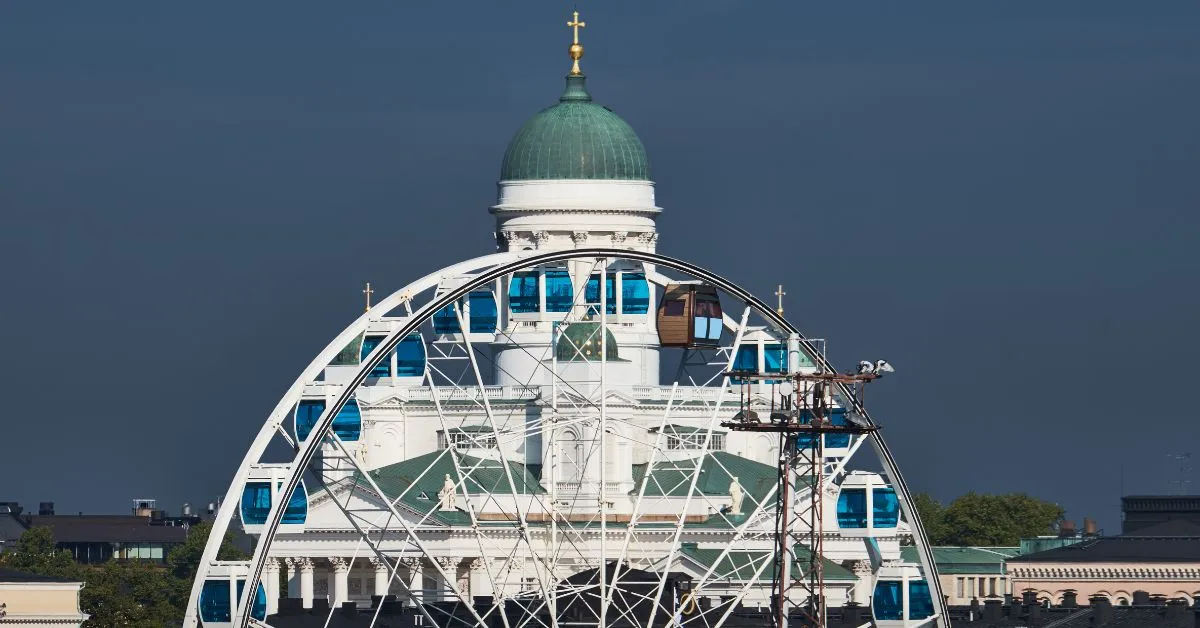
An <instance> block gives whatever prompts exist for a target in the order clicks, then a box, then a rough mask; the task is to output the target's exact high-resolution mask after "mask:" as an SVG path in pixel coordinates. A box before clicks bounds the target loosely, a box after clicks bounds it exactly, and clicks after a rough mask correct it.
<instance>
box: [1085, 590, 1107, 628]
mask: <svg viewBox="0 0 1200 628" xmlns="http://www.w3.org/2000/svg"><path fill="white" fill-rule="evenodd" d="M1088 603H1089V604H1091V606H1092V626H1093V627H1095V628H1099V626H1103V625H1105V624H1107V623H1108V622H1110V621H1112V603H1111V602H1109V601H1108V598H1106V597H1104V596H1103V595H1093V596H1092V597H1090V598H1088Z"/></svg>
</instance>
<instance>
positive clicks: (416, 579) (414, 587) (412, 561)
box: [402, 556, 425, 606]
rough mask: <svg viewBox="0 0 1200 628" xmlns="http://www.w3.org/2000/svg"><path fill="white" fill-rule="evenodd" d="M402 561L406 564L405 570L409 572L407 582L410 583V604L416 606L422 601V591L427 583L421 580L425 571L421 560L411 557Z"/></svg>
mask: <svg viewBox="0 0 1200 628" xmlns="http://www.w3.org/2000/svg"><path fill="white" fill-rule="evenodd" d="M402 561H403V562H404V568H405V570H406V571H408V579H407V580H406V581H405V582H407V583H408V602H409V604H411V605H412V606H416V605H417V603H418V600H420V596H421V590H422V589H423V588H424V586H425V583H424V582H423V581H422V580H421V570H422V569H423V567H422V565H421V559H420V558H419V557H416V556H409V557H408V558H404V559H402Z"/></svg>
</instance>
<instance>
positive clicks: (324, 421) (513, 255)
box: [185, 247, 945, 627]
mask: <svg viewBox="0 0 1200 628" xmlns="http://www.w3.org/2000/svg"><path fill="white" fill-rule="evenodd" d="M602 258H606V259H610V260H631V261H637V262H642V263H645V264H653V265H655V266H661V267H664V268H669V269H672V270H675V271H679V272H683V273H687V274H689V275H691V276H693V277H695V278H697V279H700V280H702V281H705V282H708V283H711V284H713V285H715V286H716V287H717V288H719V289H721V290H723V291H725V292H727V293H729V294H731V295H733V296H735V297H737V298H738V299H739V300H741V301H742V302H743V303H744V304H745V305H746V307H747V310H746V312H747V314H748V313H749V312H750V311H751V310H753V311H754V312H755V313H756V315H758V316H760V317H762V318H763V319H765V320H766V321H767V322H769V323H770V324H772V325H773V326H774V327H776V328H777V329H778V330H780V331H782V332H786V333H792V334H797V335H798V336H799V338H800V342H801V346H802V348H803V350H804V351H805V353H807V354H808V355H809V357H810V358H812V359H813V360H814V361H815V362H817V363H818V366H820V367H826V368H832V367H831V365H829V364H828V363H827V362H826V361H825V357H824V355H823V354H822V353H821V352H820V351H818V350H817V348H816V347H815V346H814V345H813V344H812V343H811V342H810V341H808V340H807V339H806V338H805V337H804V336H803V335H802V334H799V331H798V330H797V329H796V328H795V327H793V326H792V325H791V324H790V323H788V322H787V321H786V320H785V319H784V318H783V317H782V316H781V315H780V314H778V313H777V312H775V310H774V309H772V308H771V307H770V306H768V305H767V304H766V303H764V302H762V301H760V300H759V299H757V298H756V297H754V296H753V295H752V294H751V293H749V292H748V291H746V290H744V289H742V288H741V287H739V286H737V285H736V284H734V283H733V282H730V281H728V280H726V279H724V278H723V277H720V276H718V275H716V274H714V273H711V272H709V271H707V270H706V269H704V268H702V267H699V266H696V265H693V264H690V263H688V262H684V261H682V260H678V259H674V258H670V257H667V256H663V255H659V254H655V253H647V252H642V251H633V250H628V249H612V248H598V247H597V248H580V249H571V250H563V251H550V252H537V251H521V252H510V253H499V254H493V255H488V256H484V257H480V258H475V259H472V260H467V261H464V262H461V263H459V264H455V265H452V266H449V267H446V268H443V269H440V270H438V271H435V272H433V273H430V274H428V275H426V276H425V277H423V278H421V279H419V280H417V281H415V282H413V283H411V284H409V285H408V286H406V287H405V288H402V289H400V290H397V291H395V292H394V293H392V294H391V295H388V296H387V297H385V298H384V299H382V300H381V301H380V302H379V303H378V304H377V305H376V306H375V307H373V308H372V310H371V311H369V312H366V313H364V314H363V315H362V316H361V317H359V318H358V319H357V320H356V321H354V322H353V323H351V325H349V326H348V327H347V328H346V329H345V330H343V331H342V332H341V333H340V334H339V335H338V336H337V337H335V338H334V340H333V341H332V342H330V343H329V345H327V346H326V348H325V349H324V350H323V351H322V352H321V353H320V354H318V355H317V356H316V358H315V359H314V360H313V361H312V362H311V363H310V364H309V366H308V367H307V368H306V369H305V370H304V371H303V372H302V373H301V375H300V377H299V378H297V380H296V381H295V382H294V383H293V385H292V386H291V388H289V390H288V391H287V393H286V394H285V395H284V396H283V398H281V399H280V401H279V403H278V404H277V406H276V408H275V409H274V410H273V411H272V413H271V414H270V415H269V417H268V419H267V421H266V422H265V423H264V425H263V427H262V428H261V429H260V431H259V434H258V436H257V437H256V438H255V440H254V442H253V443H252V445H251V447H250V449H249V450H248V452H247V454H246V457H245V458H244V460H243V462H242V465H241V467H240V468H239V470H238V472H237V474H235V476H234V478H233V480H232V482H231V484H230V487H229V491H228V492H227V496H228V497H231V498H227V499H226V500H225V501H224V502H223V503H222V505H221V507H220V509H219V511H218V513H217V517H216V518H215V520H214V522H213V529H212V533H211V536H210V538H209V542H208V545H207V546H206V548H205V551H204V555H203V557H202V560H201V564H200V567H199V569H198V570H197V576H196V580H195V582H194V583H193V588H192V594H191V596H190V598H189V603H188V611H187V615H186V617H185V625H187V626H194V625H196V622H197V619H198V613H197V602H198V598H199V593H200V589H201V587H202V585H203V582H204V581H205V579H206V575H207V574H208V571H209V568H210V566H211V565H212V563H213V561H215V559H216V555H217V550H218V549H219V546H220V541H221V539H222V538H223V537H224V534H225V532H226V530H227V529H228V526H229V523H230V521H231V520H232V517H233V515H234V512H235V510H236V509H237V503H238V501H239V500H238V499H237V496H240V495H241V493H242V490H243V488H244V486H245V483H246V480H247V471H248V469H249V467H250V466H251V465H253V464H255V463H257V462H258V461H259V460H260V459H261V457H262V455H263V453H264V451H265V448H266V446H267V444H268V443H270V442H271V441H272V440H273V439H274V438H275V437H276V436H280V435H282V436H283V437H284V438H285V439H287V440H289V444H292V445H293V446H294V447H296V450H297V451H296V456H295V458H294V459H293V461H292V463H291V464H290V469H291V471H290V477H289V478H288V479H287V481H286V482H285V483H284V485H283V486H282V488H281V489H280V490H279V494H281V495H291V494H292V491H294V490H296V488H297V486H299V484H300V481H301V476H302V475H303V473H304V472H305V471H306V470H307V469H308V468H309V466H310V465H311V463H312V462H313V458H314V457H315V455H316V453H317V451H318V449H319V448H320V444H321V443H322V442H323V441H324V440H325V437H326V436H327V435H331V433H332V424H333V419H334V417H336V416H337V414H338V412H339V411H340V410H341V409H342V407H343V406H344V405H346V403H347V402H348V401H349V400H350V398H351V397H353V396H354V394H355V391H356V390H357V388H358V387H359V386H360V385H361V384H362V383H363V382H364V381H365V380H366V378H367V376H368V374H369V373H370V372H371V371H372V369H374V368H375V367H376V366H377V365H378V364H379V363H380V362H381V361H382V360H383V359H385V357H386V356H389V355H390V354H391V352H392V351H393V350H395V349H396V347H397V346H398V345H399V343H400V342H401V341H402V340H403V339H404V338H406V337H408V335H409V334H411V333H413V332H415V331H417V330H418V329H420V328H421V326H422V325H425V324H427V323H428V322H429V321H430V320H431V319H432V317H433V315H434V313H436V312H438V311H440V310H442V309H443V308H444V307H446V306H450V305H453V304H455V303H457V302H459V300H460V299H462V298H463V297H465V296H466V295H467V294H469V293H470V292H471V291H472V290H475V289H477V288H479V287H482V286H485V285H487V284H488V283H489V282H492V281H494V280H496V279H498V278H500V277H503V276H506V275H509V274H511V273H513V272H517V271H521V270H526V269H528V268H531V267H535V266H537V265H539V264H547V263H552V262H564V261H575V260H596V259H602ZM471 273H474V274H472V275H471V276H470V279H468V280H467V281H464V282H462V283H461V284H459V285H457V286H456V287H453V288H448V289H446V290H445V291H444V292H441V293H440V294H438V295H435V296H434V297H433V298H432V299H430V300H429V301H428V302H426V303H425V304H424V305H422V306H421V307H420V308H419V309H417V310H416V311H412V312H411V314H410V316H409V317H408V318H407V319H406V320H405V322H404V323H403V324H402V325H401V326H400V327H399V328H397V329H394V330H392V331H391V332H390V333H389V334H388V335H387V337H386V338H385V339H384V340H383V341H381V342H380V343H379V345H378V346H377V347H375V349H374V350H373V351H372V352H371V354H370V355H369V356H367V357H366V358H364V359H363V360H362V361H361V362H360V364H359V367H358V371H357V373H356V374H355V376H354V377H353V378H352V379H351V380H350V381H349V382H348V383H347V384H346V385H345V386H344V388H343V392H342V394H341V395H339V397H338V399H337V400H336V401H335V402H333V403H332V404H327V407H326V408H325V410H324V412H323V413H322V415H321V418H320V419H318V421H317V423H316V424H315V425H314V426H313V428H312V432H311V433H310V435H309V437H308V438H307V439H305V441H304V442H303V443H299V444H298V445H297V444H296V443H294V442H291V441H290V438H289V437H288V436H287V430H286V429H285V428H284V427H283V426H284V422H285V420H286V418H287V416H288V415H289V414H290V412H291V410H292V408H293V407H294V405H295V404H296V403H297V401H298V400H299V398H300V397H301V394H302V392H303V389H304V386H305V385H306V384H308V383H310V382H312V381H314V380H315V379H316V377H317V375H318V373H319V372H320V371H321V370H322V369H323V368H324V367H325V366H327V365H328V364H329V363H330V362H331V361H332V360H333V358H334V356H335V355H337V353H338V352H339V351H341V350H342V349H343V348H344V347H345V346H346V345H347V344H349V343H350V342H351V341H352V340H353V339H355V338H356V337H358V336H360V335H361V334H362V333H363V332H364V331H365V330H366V328H367V325H368V323H369V322H370V320H372V318H373V314H374V313H376V312H384V313H386V312H391V311H393V310H396V309H397V308H399V307H402V306H407V305H408V304H409V302H410V300H411V299H412V298H413V296H415V295H418V294H421V293H423V292H425V291H427V290H429V289H431V288H434V287H437V286H438V285H439V284H441V282H443V281H444V280H446V279H447V278H451V277H460V276H463V275H466V274H471ZM649 274H650V272H649V269H647V275H649ZM600 292H601V293H605V292H606V291H605V290H604V289H601V290H600ZM602 298H603V297H602ZM455 311H456V312H457V315H458V316H459V320H460V325H462V328H463V329H466V326H465V325H464V323H465V321H463V320H462V318H461V317H462V312H461V310H459V309H458V308H455ZM741 327H743V328H744V327H745V320H744V317H743V321H742V324H741ZM738 333H739V335H740V333H741V332H740V331H739V332H738ZM463 335H464V338H465V336H466V334H463ZM735 342H736V341H735ZM464 343H465V344H466V345H467V346H468V347H469V346H470V342H469V341H466V340H464ZM601 344H602V345H604V344H605V343H604V341H603V338H602V340H601ZM471 360H472V365H473V367H474V368H476V369H477V366H476V365H475V364H474V357H472V358H471ZM435 388H436V386H435ZM842 388H843V390H842V391H841V392H842V397H843V398H844V399H845V400H846V402H848V403H850V404H852V406H853V410H854V411H855V412H857V413H858V414H859V415H860V416H862V417H863V418H864V419H865V420H866V421H867V422H868V423H870V424H871V425H874V421H873V420H872V419H871V417H870V415H869V414H868V413H867V412H866V410H865V408H863V407H862V406H861V404H860V403H859V401H858V399H857V398H856V397H855V396H854V395H852V394H849V392H850V391H848V390H846V389H844V386H843V387H842ZM481 396H482V397H483V399H484V403H485V404H486V403H487V401H486V395H481ZM717 405H718V407H719V404H717ZM668 407H669V402H668ZM490 413H491V411H490V409H489V410H488V414H489V415H490ZM494 426H495V424H494V423H493V427H494ZM711 433H712V430H711V428H710V429H709V431H708V435H709V436H708V437H711ZM602 434H603V432H602ZM706 438H707V437H706ZM864 438H866V439H869V440H870V441H871V443H872V445H873V447H874V449H875V452H876V454H877V456H878V458H879V460H880V462H881V464H882V466H883V470H884V474H885V476H886V477H887V479H888V480H889V481H890V482H891V484H892V485H893V486H894V488H895V490H896V494H897V497H898V498H899V502H900V509H901V512H902V513H903V515H904V518H905V520H906V521H907V522H908V523H909V525H910V527H911V532H912V534H913V538H914V541H915V543H916V545H917V546H918V548H919V550H920V551H919V556H920V559H921V563H922V567H923V569H924V573H925V574H926V580H927V582H928V583H929V586H930V589H931V593H932V594H933V595H932V598H933V603H934V617H945V613H944V608H943V600H944V598H943V597H942V593H941V588H940V582H939V580H938V578H937V572H936V566H935V565H934V562H933V560H932V559H933V557H932V554H931V552H930V549H929V544H928V541H927V537H926V535H925V531H924V527H923V525H922V524H921V522H920V519H919V517H918V516H917V513H916V512H915V510H914V509H913V508H912V496H911V493H910V492H909V490H908V487H907V484H906V483H905V481H904V479H903V476H902V475H901V473H900V471H899V468H898V466H897V465H896V462H895V460H894V458H893V457H892V455H891V452H890V450H889V449H888V447H887V445H886V443H885V442H884V440H883V438H882V437H881V436H880V435H879V433H878V432H873V433H871V434H869V435H867V436H866V437H864ZM332 440H333V441H334V442H335V443H338V444H339V446H340V440H339V439H337V438H336V437H335V438H333V439H332ZM706 442H707V440H706ZM343 454H348V452H346V451H344V450H343ZM450 457H451V459H454V458H455V456H454V455H451V456H450ZM351 458H352V456H351ZM352 462H353V460H352ZM455 464H456V465H457V462H455ZM502 466H503V467H504V469H505V470H506V473H508V472H509V465H508V464H507V461H505V462H504V463H502ZM364 475H366V476H367V477H366V479H367V481H368V482H370V483H372V484H373V483H374V482H373V480H371V479H370V476H369V474H364ZM698 475H699V474H698V473H694V474H693V486H692V487H691V488H692V490H690V491H689V493H688V495H687V499H689V500H690V499H691V493H693V492H694V488H695V486H694V481H695V479H696V476H698ZM462 481H463V482H465V476H464V479H463V480H462ZM509 482H510V483H511V482H512V478H511V476H510V477H509ZM374 488H375V490H379V488H378V486H375V487H374ZM644 488H645V484H644V483H643V487H642V490H644ZM286 501H287V500H285V499H280V500H272V504H271V509H270V513H269V514H268V516H267V523H266V525H265V526H264V530H263V532H262V533H261V535H260V536H259V542H258V543H257V546H256V549H255V553H254V557H253V559H252V560H251V562H250V572H249V574H248V576H247V582H248V584H249V585H250V586H248V587H247V588H246V590H247V591H254V590H255V589H256V587H257V586H258V583H259V582H260V579H261V576H262V570H263V566H264V564H265V562H266V560H267V554H268V551H269V548H270V546H271V544H272V542H273V540H274V537H275V535H276V533H277V532H278V528H279V525H280V524H281V522H282V518H283V514H284V504H285V502H286ZM765 501H766V499H764V500H763V502H764V503H765ZM636 504H640V495H639V501H638V502H636ZM761 506H762V504H760V505H759V507H760V508H761ZM636 507H637V506H636V505H635V508H636ZM393 510H394V506H393ZM392 515H393V517H395V518H397V519H399V523H401V524H402V525H405V526H406V527H407V524H405V523H404V521H403V519H402V518H399V513H398V512H393V513H392ZM601 521H602V522H603V521H606V518H602V519H601ZM680 521H681V522H682V518H681V519H680ZM521 526H522V529H523V528H524V515H521ZM681 527H682V523H681V524H680V526H678V527H677V528H676V529H677V530H678V529H679V528H681ZM408 532H409V533H410V536H412V537H413V538H414V539H415V540H416V542H417V543H418V545H419V544H420V538H419V536H417V535H412V534H411V532H412V531H411V530H408ZM361 533H362V532H361V530H360V534H361ZM626 538H627V539H628V535H627V537H626ZM677 546H678V535H676V538H675V540H674V542H673V543H672V552H674V550H675V549H676V547H677ZM726 551H728V550H726ZM422 552H423V553H425V554H426V555H427V556H428V555H429V554H428V552H427V551H425V550H424V549H423V548H422ZM622 552H624V548H623V549H622ZM608 559H609V557H608V555H604V556H603V557H602V559H601V569H600V571H601V572H603V571H604V567H603V564H604V562H605V561H607V560H608ZM767 562H769V561H767ZM764 566H765V565H760V566H759V568H758V571H757V572H756V577H757V575H758V574H760V573H761V571H762V568H763V567H764ZM397 567H398V565H397V566H393V567H392V568H391V570H392V573H391V574H390V576H391V577H392V578H395V577H396V574H395V570H396V568H397ZM433 567H434V568H435V569H436V570H437V571H438V572H439V573H440V575H441V576H442V577H445V575H446V574H445V572H444V571H442V568H441V567H440V566H438V565H437V564H436V563H435V564H434V565H433ZM714 567H715V564H714ZM711 571H712V570H711V569H710V570H709V574H706V577H707V576H708V575H710V574H711ZM600 577H601V578H603V577H604V576H603V573H601V575H600ZM663 578H664V580H665V578H666V571H665V570H664V573H663ZM539 584H541V583H539ZM543 586H544V585H543ZM455 588H456V589H457V587H455ZM543 591H544V589H543ZM659 592H660V593H661V585H660V589H659ZM459 595H460V596H461V595H462V593H461V592H459ZM254 597H255V596H254V595H249V594H248V595H244V596H242V598H241V600H240V601H239V602H238V604H237V606H236V610H235V612H234V616H233V619H234V623H235V625H239V626H243V627H244V626H248V625H250V622H251V621H252V620H251V618H250V616H249V615H250V613H249V608H250V605H251V600H252V599H253V598H254ZM464 601H465V600H464ZM466 606H467V607H468V610H469V611H470V612H471V613H472V614H474V616H475V620H476V621H477V622H480V623H482V622H483V619H482V618H481V617H480V616H479V615H477V614H475V611H474V610H473V609H471V608H470V604H467V605H466ZM731 608H732V606H731ZM501 616H503V613H501ZM429 619H430V620H431V621H432V619H433V618H432V617H430V618H429ZM255 623H258V622H255Z"/></svg>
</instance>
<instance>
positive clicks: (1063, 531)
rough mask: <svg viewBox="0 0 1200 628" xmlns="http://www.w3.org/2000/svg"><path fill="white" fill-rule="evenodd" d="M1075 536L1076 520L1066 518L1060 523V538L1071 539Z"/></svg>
mask: <svg viewBox="0 0 1200 628" xmlns="http://www.w3.org/2000/svg"><path fill="white" fill-rule="evenodd" d="M1074 536H1075V522H1074V521H1071V520H1070V519H1064V520H1063V522H1062V523H1060V524H1058V538H1060V539H1069V538H1073V537H1074Z"/></svg>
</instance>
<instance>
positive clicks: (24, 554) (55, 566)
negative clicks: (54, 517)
mask: <svg viewBox="0 0 1200 628" xmlns="http://www.w3.org/2000/svg"><path fill="white" fill-rule="evenodd" d="M3 564H4V566H5V567H6V568H8V569H14V570H16V571H24V572H26V573H32V574H38V575H41V576H54V577H55V578H78V577H79V566H78V565H77V564H76V563H75V558H74V557H72V556H71V553H70V552H68V551H66V550H60V549H58V548H57V547H55V544H54V531H53V530H51V529H50V528H46V527H34V528H30V529H28V530H26V531H25V532H24V533H23V534H21V538H20V539H18V540H17V546H16V547H14V548H13V549H12V550H11V551H9V552H5V553H4V554H3Z"/></svg>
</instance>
